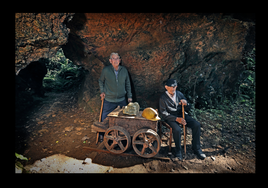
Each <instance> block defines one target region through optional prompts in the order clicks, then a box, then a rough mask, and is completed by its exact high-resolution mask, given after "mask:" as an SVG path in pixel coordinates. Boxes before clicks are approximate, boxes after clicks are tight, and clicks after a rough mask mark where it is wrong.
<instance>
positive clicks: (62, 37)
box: [15, 13, 73, 72]
mask: <svg viewBox="0 0 268 188" xmlns="http://www.w3.org/2000/svg"><path fill="white" fill-rule="evenodd" d="M72 15H73V14H71V13H16V14H15V71H16V72H17V71H18V70H19V69H21V68H24V67H25V66H27V65H28V64H29V63H30V62H32V61H38V60H39V59H40V58H42V57H43V58H49V57H52V56H54V55H55V54H56V52H57V51H58V49H59V48H60V45H63V44H65V43H66V42H67V39H68V34H69V29H68V28H67V27H66V25H65V23H66V22H67V21H69V20H70V19H71V18H72Z"/></svg>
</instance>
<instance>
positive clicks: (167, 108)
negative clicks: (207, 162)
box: [159, 79, 206, 160]
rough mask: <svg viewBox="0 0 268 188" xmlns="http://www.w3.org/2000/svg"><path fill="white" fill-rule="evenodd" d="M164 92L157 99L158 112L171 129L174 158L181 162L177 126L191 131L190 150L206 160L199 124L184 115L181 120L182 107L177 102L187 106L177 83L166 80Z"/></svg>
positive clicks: (178, 129) (179, 136)
mask: <svg viewBox="0 0 268 188" xmlns="http://www.w3.org/2000/svg"><path fill="white" fill-rule="evenodd" d="M165 88H166V90H167V91H166V92H165V93H163V95H162V96H161V97H160V99H159V112H160V115H161V116H162V118H163V119H164V120H165V121H166V122H167V123H168V124H169V125H170V126H171V127H172V132H173V138H174V141H175V145H176V152H175V157H177V158H178V159H179V160H182V153H181V127H180V125H179V124H182V125H186V126H187V127H190V128H191V129H192V133H193V140H192V149H193V151H194V153H195V154H196V155H197V156H198V157H199V158H201V159H204V158H206V155H205V154H204V153H203V152H202V150H201V148H200V123H199V122H197V121H196V120H195V119H193V118H192V117H190V116H189V115H188V114H185V119H183V118H182V107H181V105H179V102H181V103H183V104H184V105H186V106H187V105H188V103H187V100H186V98H185V97H184V95H183V94H182V93H181V92H180V91H176V89H177V81H176V80H174V79H168V80H167V82H166V85H165Z"/></svg>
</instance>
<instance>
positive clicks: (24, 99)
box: [15, 48, 86, 119]
mask: <svg viewBox="0 0 268 188" xmlns="http://www.w3.org/2000/svg"><path fill="white" fill-rule="evenodd" d="M85 74H86V71H85V69H84V68H83V67H82V66H79V65H75V64H74V63H73V62H72V61H71V60H70V59H68V58H66V57H65V55H64V52H63V50H62V48H60V49H59V50H58V51H57V53H56V54H55V56H53V57H50V58H40V59H39V60H37V61H33V62H30V63H29V64H28V65H27V66H26V67H25V68H23V69H20V70H19V71H18V72H17V73H16V74H15V94H16V96H15V106H16V110H15V111H16V112H15V115H16V117H17V118H18V119H20V118H22V119H23V116H25V115H26V114H29V113H31V111H32V110H33V109H34V108H35V106H36V105H38V104H39V103H40V102H42V101H44V100H46V98H47V97H48V95H49V94H48V93H62V92H76V91H77V90H79V88H80V86H81V83H82V81H83V79H84V77H85ZM26 116H27V115H26Z"/></svg>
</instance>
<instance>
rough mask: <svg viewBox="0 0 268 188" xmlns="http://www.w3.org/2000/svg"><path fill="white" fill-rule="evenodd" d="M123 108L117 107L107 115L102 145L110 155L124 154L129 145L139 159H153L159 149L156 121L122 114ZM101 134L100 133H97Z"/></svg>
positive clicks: (159, 141) (139, 115)
mask: <svg viewBox="0 0 268 188" xmlns="http://www.w3.org/2000/svg"><path fill="white" fill-rule="evenodd" d="M123 109H124V107H123V108H121V109H120V107H119V106H118V107H117V108H116V109H115V110H113V111H112V112H111V113H109V114H108V116H107V118H108V126H107V127H108V128H107V129H105V130H103V131H102V132H105V134H104V140H103V142H104V145H105V147H106V148H107V150H109V151H110V152H112V153H115V154H120V153H124V152H125V151H126V150H127V149H128V148H129V147H130V146H131V145H132V147H133V149H134V151H135V152H136V153H137V154H138V155H139V156H141V157H144V158H151V157H154V156H155V155H156V154H157V153H158V152H159V150H160V148H161V140H160V137H159V135H158V134H157V131H158V121H151V120H148V119H146V118H144V117H142V116H141V114H142V111H140V112H139V114H138V115H136V116H130V115H125V114H123ZM97 131H99V130H97ZM99 132H101V131H99Z"/></svg>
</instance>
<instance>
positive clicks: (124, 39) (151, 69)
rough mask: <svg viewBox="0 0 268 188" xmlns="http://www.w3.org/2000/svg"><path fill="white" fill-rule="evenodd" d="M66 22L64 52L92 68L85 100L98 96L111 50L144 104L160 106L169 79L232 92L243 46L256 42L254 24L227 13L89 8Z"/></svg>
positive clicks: (205, 90)
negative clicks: (109, 10)
mask: <svg viewBox="0 0 268 188" xmlns="http://www.w3.org/2000/svg"><path fill="white" fill-rule="evenodd" d="M67 27H69V28H70V35H69V40H68V43H67V44H66V45H64V46H63V50H64V51H65V55H66V56H67V57H69V58H70V59H72V60H73V61H74V62H75V63H77V64H83V65H84V66H85V68H86V69H87V70H88V71H89V74H88V76H87V78H86V79H87V81H85V84H86V85H84V89H83V93H84V94H81V97H82V99H81V101H90V98H95V97H97V96H98V95H99V91H98V85H97V79H98V78H99V75H100V73H101V70H102V68H103V66H105V65H109V61H108V59H109V55H110V53H111V52H118V53H119V54H120V55H121V58H122V65H124V66H126V67H127V69H128V71H129V73H130V76H131V80H132V89H133V93H134V100H136V101H138V102H139V103H140V104H141V106H142V107H147V106H153V107H157V101H158V98H159V96H160V95H161V93H162V92H163V91H164V87H163V82H164V81H165V80H167V79H168V78H176V79H177V80H178V82H179V88H178V89H179V90H181V91H183V92H184V93H186V94H187V96H188V95H189V96H193V90H194V85H196V86H195V90H196V95H198V96H199V98H200V97H201V96H202V97H203V98H204V99H205V98H209V97H210V96H211V95H212V94H214V93H215V94H216V93H217V92H219V91H220V92H222V93H228V92H230V91H232V90H233V87H234V85H235V84H234V83H235V82H236V80H237V79H238V77H239V75H240V72H241V71H242V70H243V67H242V65H241V63H240V60H241V58H242V54H243V51H244V50H245V48H247V50H248V51H250V50H252V48H253V47H254V45H255V28H254V23H252V22H245V21H240V20H238V19H234V18H232V17H230V16H224V15H223V14H210V15H201V14H193V13H191V14H186V13H184V14H154V13H149V14H147V13H128V14H124V13H115V14H113V13H98V14H97V13H86V14H76V15H75V16H74V18H73V19H72V21H70V22H69V23H67ZM90 83H92V84H90ZM213 91H215V92H214V93H213ZM89 96H91V97H89Z"/></svg>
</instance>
